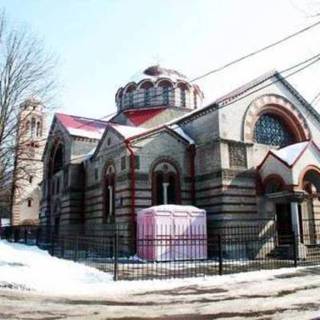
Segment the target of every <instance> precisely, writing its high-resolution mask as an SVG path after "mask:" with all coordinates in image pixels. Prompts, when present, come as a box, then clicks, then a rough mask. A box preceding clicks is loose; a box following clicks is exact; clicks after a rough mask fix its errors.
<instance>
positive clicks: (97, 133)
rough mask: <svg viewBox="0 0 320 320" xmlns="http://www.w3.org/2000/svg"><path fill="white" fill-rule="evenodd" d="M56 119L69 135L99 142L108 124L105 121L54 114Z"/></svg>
mask: <svg viewBox="0 0 320 320" xmlns="http://www.w3.org/2000/svg"><path fill="white" fill-rule="evenodd" d="M56 117H57V119H58V120H59V121H60V122H61V124H62V125H63V126H64V127H65V128H66V129H67V130H68V132H69V133H70V135H72V136H78V137H84V138H89V139H97V140H99V139H100V138H101V137H102V135H103V132H104V130H105V128H106V126H107V124H108V122H107V121H103V120H97V119H92V118H85V117H78V116H73V115H69V114H63V113H56Z"/></svg>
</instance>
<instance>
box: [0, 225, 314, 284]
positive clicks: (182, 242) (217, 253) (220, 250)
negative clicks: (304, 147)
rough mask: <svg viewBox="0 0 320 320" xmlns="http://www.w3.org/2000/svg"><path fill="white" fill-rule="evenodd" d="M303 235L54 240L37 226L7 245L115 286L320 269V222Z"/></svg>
mask: <svg viewBox="0 0 320 320" xmlns="http://www.w3.org/2000/svg"><path fill="white" fill-rule="evenodd" d="M300 229H301V230H300V234H294V233H293V232H291V233H287V234H281V230H280V229H279V227H278V226H277V225H276V223H275V222H273V221H269V222H263V223H262V222H261V223H258V224H257V223H255V224H254V225H237V226H223V227H219V226H217V225H214V226H208V227H207V228H204V227H196V228H187V227H183V226H180V227H174V226H162V227H160V228H155V227H148V228H147V229H141V228H140V229H138V230H131V229H130V228H128V226H123V225H108V228H107V231H106V232H105V233H104V234H103V235H99V236H95V235H85V234H83V233H71V234H70V233H69V234H66V235H63V234H60V235H58V234H55V233H54V229H52V228H50V227H49V228H48V227H36V226H16V227H4V228H2V229H0V235H1V238H2V239H7V240H8V241H14V242H19V243H25V244H28V245H37V246H38V247H40V248H42V249H45V250H48V251H49V252H50V254H52V255H54V256H57V257H60V258H64V259H70V260H74V261H78V262H80V263H84V264H86V265H89V266H92V267H95V268H97V269H99V270H102V271H104V272H108V273H112V274H113V278H114V280H136V279H164V278H185V277H197V276H205V275H222V274H228V273H235V272H244V271H253V270H262V269H274V268H281V267H295V266H298V265H316V264H320V221H303V224H302V226H301V228H300Z"/></svg>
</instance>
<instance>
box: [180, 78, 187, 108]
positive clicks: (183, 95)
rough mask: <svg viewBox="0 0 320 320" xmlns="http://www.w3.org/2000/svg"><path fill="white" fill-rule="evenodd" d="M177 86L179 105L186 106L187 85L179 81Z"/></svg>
mask: <svg viewBox="0 0 320 320" xmlns="http://www.w3.org/2000/svg"><path fill="white" fill-rule="evenodd" d="M178 88H179V90H180V106H181V107H186V106H187V90H188V87H187V85H186V84H185V83H179V85H178Z"/></svg>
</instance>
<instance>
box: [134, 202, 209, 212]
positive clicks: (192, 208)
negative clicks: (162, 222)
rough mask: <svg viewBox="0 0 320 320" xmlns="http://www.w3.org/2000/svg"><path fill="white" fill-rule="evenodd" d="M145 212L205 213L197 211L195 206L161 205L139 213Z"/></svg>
mask: <svg viewBox="0 0 320 320" xmlns="http://www.w3.org/2000/svg"><path fill="white" fill-rule="evenodd" d="M146 211H157V212H161V211H170V212H200V211H201V212H205V210H204V209H199V208H197V207H195V206H181V205H176V204H162V205H159V206H153V207H150V208H146V209H142V210H141V211H139V212H138V214H139V213H144V212H146Z"/></svg>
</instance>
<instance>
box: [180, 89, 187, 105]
mask: <svg viewBox="0 0 320 320" xmlns="http://www.w3.org/2000/svg"><path fill="white" fill-rule="evenodd" d="M180 100H181V107H185V106H186V90H185V89H183V88H181V89H180Z"/></svg>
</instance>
